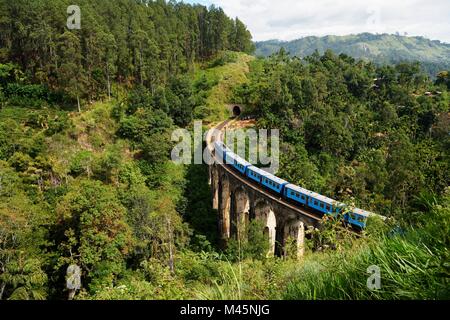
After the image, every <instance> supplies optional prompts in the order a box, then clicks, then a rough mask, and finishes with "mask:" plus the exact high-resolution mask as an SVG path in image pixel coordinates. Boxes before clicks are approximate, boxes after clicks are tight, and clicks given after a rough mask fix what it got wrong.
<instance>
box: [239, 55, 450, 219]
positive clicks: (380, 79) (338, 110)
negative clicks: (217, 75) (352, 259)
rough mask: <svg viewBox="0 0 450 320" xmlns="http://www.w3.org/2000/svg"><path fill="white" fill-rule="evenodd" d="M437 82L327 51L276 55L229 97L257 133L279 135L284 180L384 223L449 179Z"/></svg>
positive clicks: (443, 99)
mask: <svg viewBox="0 0 450 320" xmlns="http://www.w3.org/2000/svg"><path fill="white" fill-rule="evenodd" d="M443 76H444V73H441V74H440V77H443ZM442 82H443V81H438V84H436V85H435V84H434V83H433V82H431V81H430V80H429V79H428V77H427V76H425V75H424V74H422V73H421V72H420V66H419V65H418V64H408V63H403V64H398V65H396V66H383V67H376V66H375V65H373V64H372V63H368V62H363V61H359V60H355V59H353V58H351V57H349V56H346V55H340V56H337V55H335V54H334V53H332V52H331V51H327V52H326V53H325V54H324V55H323V56H320V55H318V54H314V55H312V56H309V57H307V58H306V59H305V61H302V60H300V59H298V58H290V57H289V56H287V55H286V54H285V53H284V52H280V54H278V55H274V56H272V57H271V58H269V59H262V60H257V61H255V62H253V64H252V72H251V73H250V81H249V83H247V84H245V85H244V86H242V87H240V88H239V90H237V94H238V96H240V97H242V102H243V103H244V104H246V105H248V106H249V107H250V111H249V112H250V113H253V114H256V115H257V116H258V118H259V126H261V127H268V128H279V129H280V131H281V135H282V141H283V142H284V145H283V146H282V152H281V155H282V158H281V165H280V168H281V172H280V175H281V176H282V177H284V178H286V179H287V180H288V181H292V182H294V183H297V184H299V185H303V186H306V187H307V188H309V189H312V190H315V191H317V192H320V193H322V194H326V195H329V196H331V197H335V198H338V199H341V200H343V201H347V202H350V203H351V202H355V201H356V202H357V203H356V204H357V205H359V206H361V207H363V208H367V209H372V210H373V211H375V212H379V213H380V214H384V215H387V216H389V215H397V214H398V215H403V214H404V212H405V211H407V210H410V209H413V202H414V199H415V198H416V197H417V196H419V195H420V194H421V193H423V192H425V193H430V192H431V193H436V194H441V193H442V192H443V190H444V189H445V187H447V186H448V182H449V181H450V175H449V173H450V152H449V150H450V148H449V147H450V140H449V135H448V132H449V126H448V122H449V114H448V112H449V95H448V91H447V90H448V89H447V88H448V87H447V85H446V84H444V83H442ZM426 92H438V93H435V94H429V95H426V94H425V93H426Z"/></svg>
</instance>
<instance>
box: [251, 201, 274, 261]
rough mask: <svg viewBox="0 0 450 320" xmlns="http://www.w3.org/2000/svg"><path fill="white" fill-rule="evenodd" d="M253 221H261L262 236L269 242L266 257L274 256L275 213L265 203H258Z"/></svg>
mask: <svg viewBox="0 0 450 320" xmlns="http://www.w3.org/2000/svg"><path fill="white" fill-rule="evenodd" d="M255 219H258V220H260V221H263V223H264V225H265V227H264V234H266V235H267V237H268V240H269V245H270V246H269V252H268V255H274V254H275V243H276V232H277V220H276V217H275V212H274V210H273V208H272V206H271V205H270V204H269V203H268V202H267V201H264V200H263V201H258V202H257V203H256V205H255Z"/></svg>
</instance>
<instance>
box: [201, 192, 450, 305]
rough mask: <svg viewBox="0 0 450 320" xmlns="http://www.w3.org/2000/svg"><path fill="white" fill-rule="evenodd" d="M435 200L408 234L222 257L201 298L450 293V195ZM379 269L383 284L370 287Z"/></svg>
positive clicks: (425, 296) (407, 296)
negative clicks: (258, 256)
mask: <svg viewBox="0 0 450 320" xmlns="http://www.w3.org/2000/svg"><path fill="white" fill-rule="evenodd" d="M446 199H447V200H444V201H447V202H446V203H444V204H443V205H435V206H434V207H433V209H432V210H431V212H429V213H428V214H426V216H425V218H424V221H423V222H422V223H421V224H419V226H417V227H414V228H412V227H409V228H407V230H406V232H405V233H404V234H397V235H394V234H391V233H390V232H384V233H378V234H372V235H369V236H368V237H365V238H361V239H358V240H355V241H354V242H353V243H352V244H351V247H346V248H342V249H341V250H337V251H325V252H316V253H313V252H308V253H307V254H306V255H305V257H304V258H303V259H302V260H301V261H296V260H285V259H280V258H272V259H268V260H266V261H252V260H245V261H240V262H238V263H236V264H230V263H227V262H225V261H224V262H222V264H223V265H222V268H221V273H220V277H219V278H218V279H217V280H216V282H215V285H214V286H206V285H203V286H198V287H197V290H198V292H197V298H202V299H222V300H228V299H249V300H252V299H257V300H261V299H262V300H264V299H275V300H278V299H282V300H388V299H394V300H409V299H418V300H434V299H442V300H446V299H450V259H449V257H450V255H449V252H448V248H449V242H450V239H449V235H450V229H449V225H450V224H449V222H450V201H448V199H450V198H449V197H447V198H446ZM371 266H377V267H379V270H380V279H381V287H380V289H378V290H371V289H369V288H368V285H367V282H368V279H369V277H370V276H371V273H368V268H369V267H371Z"/></svg>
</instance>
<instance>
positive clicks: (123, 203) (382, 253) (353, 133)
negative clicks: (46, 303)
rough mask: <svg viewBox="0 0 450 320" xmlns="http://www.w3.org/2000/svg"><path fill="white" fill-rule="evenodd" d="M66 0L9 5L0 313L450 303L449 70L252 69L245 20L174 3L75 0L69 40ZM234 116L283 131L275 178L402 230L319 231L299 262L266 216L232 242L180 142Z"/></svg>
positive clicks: (302, 65) (1, 5)
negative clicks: (179, 305)
mask: <svg viewBox="0 0 450 320" xmlns="http://www.w3.org/2000/svg"><path fill="white" fill-rule="evenodd" d="M71 4H72V3H70V1H66V0H33V1H29V0H15V1H8V0H0V12H1V13H2V15H1V16H0V30H1V33H0V300H45V299H48V300H66V299H75V300H166V299H169V300H179V299H219V300H222V299H224V300H229V299H232V300H239V299H248V300H265V299H271V300H272V299H273V300H310V299H314V300H323V299H339V300H341V299H342V300H349V299H361V300H365V299H380V300H383V299H426V300H428V299H449V298H450V290H449V288H450V286H449V285H450V283H449V279H450V254H449V248H450V134H449V133H450V76H449V71H450V70H445V69H443V70H439V71H438V72H436V74H435V75H434V76H433V77H430V76H429V75H428V74H426V73H424V72H423V68H422V66H421V65H420V63H407V62H404V63H398V64H383V65H378V64H374V63H372V62H368V61H363V60H359V59H356V58H353V57H351V56H349V55H346V54H338V53H334V52H333V51H331V50H328V51H325V52H323V53H318V52H315V53H313V54H310V55H308V56H307V57H305V58H296V57H291V56H289V55H288V54H287V53H286V51H285V50H283V49H281V50H280V51H279V52H276V53H274V54H273V55H271V56H269V57H265V58H256V57H254V56H253V55H252V54H254V52H255V44H254V43H253V42H252V35H251V33H250V32H249V30H248V29H247V27H246V25H245V24H244V23H243V22H242V21H240V20H239V19H237V18H230V17H228V16H227V15H226V14H225V13H224V11H223V10H222V9H220V8H218V7H215V6H211V7H205V6H202V5H189V4H184V3H181V2H177V1H168V2H167V1H164V0H157V1H148V0H115V1H108V0H79V1H78V4H79V6H80V8H81V14H82V15H81V29H79V30H69V29H68V28H67V26H66V20H67V6H69V5H71ZM229 103H240V104H243V105H245V106H247V109H246V111H245V112H246V114H244V116H245V115H253V116H255V117H256V127H257V128H279V129H280V132H281V141H282V143H281V149H282V152H281V154H282V157H281V165H280V172H279V173H278V175H279V176H280V177H282V178H285V179H287V180H289V181H291V182H292V183H295V184H298V185H301V186H304V187H305V188H309V189H311V190H314V191H316V192H320V193H322V194H326V195H327V196H330V197H333V198H335V199H338V200H340V201H343V202H345V203H348V204H352V205H356V206H358V207H361V208H365V209H367V210H371V211H373V212H376V213H378V214H380V215H384V216H385V217H387V218H388V219H387V220H386V221H385V222H380V221H375V222H374V223H373V224H370V225H369V226H368V228H367V230H365V231H364V232H362V233H361V234H360V235H358V236H356V235H355V234H354V233H353V232H349V230H347V229H345V228H342V226H341V224H339V223H338V222H336V221H332V220H329V219H324V220H323V223H322V226H321V228H320V230H319V229H310V230H308V231H307V233H308V237H307V240H306V250H305V255H304V256H303V257H302V258H301V259H300V260H298V259H297V258H296V257H294V256H293V255H286V256H283V257H268V256H267V254H266V253H267V250H268V241H267V239H266V237H265V236H264V234H263V232H262V226H261V225H260V223H258V221H254V222H252V223H251V224H250V225H249V226H248V228H247V230H246V233H245V240H243V239H231V240H230V241H229V243H228V245H227V246H226V247H223V246H221V245H220V241H219V239H218V237H219V235H218V230H217V211H216V210H213V208H212V200H211V191H210V186H209V185H208V167H207V165H176V164H175V163H173V162H172V161H171V160H170V153H171V150H172V148H173V146H174V142H173V141H171V134H172V132H173V131H174V130H175V129H177V128H187V129H189V130H190V129H192V125H193V121H194V120H203V123H204V125H205V129H206V125H212V124H217V123H220V122H222V121H224V120H226V119H227V118H228V116H229V115H228V113H227V110H226V105H227V104H229ZM74 265H75V266H77V267H78V268H79V269H80V272H81V284H80V288H77V290H75V291H73V290H69V289H68V288H67V287H66V282H67V269H68V267H69V266H74ZM371 265H376V266H379V268H380V270H381V277H382V278H381V281H382V287H381V289H379V290H375V291H373V290H369V289H368V288H367V278H368V276H369V275H368V274H367V268H368V267H369V266H371Z"/></svg>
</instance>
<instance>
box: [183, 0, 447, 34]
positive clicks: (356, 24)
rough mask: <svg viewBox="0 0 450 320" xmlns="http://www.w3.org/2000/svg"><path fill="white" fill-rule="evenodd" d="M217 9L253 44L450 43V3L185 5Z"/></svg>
mask: <svg viewBox="0 0 450 320" xmlns="http://www.w3.org/2000/svg"><path fill="white" fill-rule="evenodd" d="M183 2H187V3H201V4H203V5H210V4H215V5H217V6H220V7H222V8H223V9H224V10H225V12H226V13H227V14H228V15H229V16H231V17H236V16H237V17H239V18H240V19H241V20H242V21H244V23H245V24H246V25H247V26H248V28H249V29H250V31H251V32H252V34H253V37H254V40H257V41H260V40H268V39H281V40H292V39H296V38H300V37H304V36H308V35H317V36H323V35H329V34H334V35H346V34H352V33H361V32H373V33H385V32H386V33H395V32H399V33H400V34H407V35H414V36H416V35H417V36H424V37H427V38H430V39H433V40H435V39H437V40H441V41H444V42H448V43H450V0H398V1H395V0H363V1H361V0H184V1H183Z"/></svg>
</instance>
